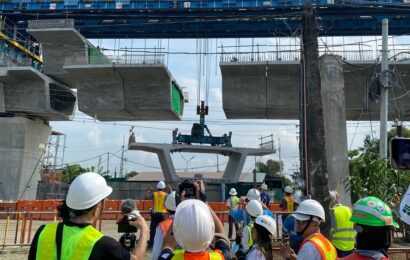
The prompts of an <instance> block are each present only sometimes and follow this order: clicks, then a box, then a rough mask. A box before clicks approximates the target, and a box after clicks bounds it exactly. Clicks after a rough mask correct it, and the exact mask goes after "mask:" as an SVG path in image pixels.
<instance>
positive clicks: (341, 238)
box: [330, 204, 355, 251]
mask: <svg viewBox="0 0 410 260" xmlns="http://www.w3.org/2000/svg"><path fill="white" fill-rule="evenodd" d="M351 216H352V212H351V210H350V208H349V207H346V206H343V205H341V204H338V205H336V206H334V207H333V208H332V209H331V210H330V219H331V223H332V227H331V229H330V232H331V239H330V241H331V242H332V244H333V245H334V246H335V247H336V248H337V249H339V250H342V251H350V250H353V248H354V244H355V231H354V228H353V222H351V221H350V217H351Z"/></svg>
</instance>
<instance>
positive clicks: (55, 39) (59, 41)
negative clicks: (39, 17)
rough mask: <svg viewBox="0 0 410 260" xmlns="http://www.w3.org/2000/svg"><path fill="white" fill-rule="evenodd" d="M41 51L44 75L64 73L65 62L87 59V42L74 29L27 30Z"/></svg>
mask: <svg viewBox="0 0 410 260" xmlns="http://www.w3.org/2000/svg"><path fill="white" fill-rule="evenodd" d="M27 32H28V33H29V34H31V35H32V36H33V37H34V38H35V39H36V40H37V41H38V42H39V43H41V46H42V50H43V71H44V73H46V74H61V73H65V72H64V69H63V66H64V64H65V60H66V59H67V58H69V59H70V60H84V59H87V58H88V47H87V46H88V45H91V44H89V42H88V41H87V39H85V38H84V37H83V36H82V35H81V34H80V33H79V32H78V31H77V30H75V29H74V28H57V29H56V28H54V29H47V28H44V29H28V30H27Z"/></svg>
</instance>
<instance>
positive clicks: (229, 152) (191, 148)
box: [128, 142, 275, 183]
mask: <svg viewBox="0 0 410 260" xmlns="http://www.w3.org/2000/svg"><path fill="white" fill-rule="evenodd" d="M128 150H138V151H145V152H150V153H156V154H157V155H158V159H159V162H160V165H161V169H162V172H163V173H164V177H165V181H166V182H172V183H177V182H180V181H183V180H184V179H185V178H180V177H179V176H178V175H177V174H176V171H175V168H174V164H173V162H172V158H171V153H174V152H186V153H211V154H221V155H224V156H228V157H229V160H228V164H227V166H226V168H225V172H224V174H223V177H222V179H218V180H210V179H208V180H206V178H205V176H204V181H208V182H215V183H238V181H239V177H240V176H241V173H242V169H243V166H244V164H245V161H246V157H248V156H263V155H268V154H273V153H275V151H273V150H266V149H256V148H237V147H224V146H201V145H185V144H156V143H134V142H133V143H130V144H128ZM193 179H194V176H192V180H193Z"/></svg>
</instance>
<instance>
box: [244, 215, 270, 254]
mask: <svg viewBox="0 0 410 260" xmlns="http://www.w3.org/2000/svg"><path fill="white" fill-rule="evenodd" d="M275 234H276V222H275V220H274V219H273V218H271V217H270V216H266V215H262V216H259V217H257V218H256V219H255V222H254V224H253V228H252V237H253V238H254V243H253V245H252V247H251V248H249V250H248V252H247V253H246V255H245V259H246V260H253V259H257V260H270V259H273V255H272V240H273V238H274V237H275Z"/></svg>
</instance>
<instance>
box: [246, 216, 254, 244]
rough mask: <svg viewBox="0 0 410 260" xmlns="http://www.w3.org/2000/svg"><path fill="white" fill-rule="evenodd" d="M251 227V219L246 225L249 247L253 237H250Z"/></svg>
mask: <svg viewBox="0 0 410 260" xmlns="http://www.w3.org/2000/svg"><path fill="white" fill-rule="evenodd" d="M252 228H253V221H252V222H249V224H248V225H246V229H247V230H248V234H249V236H248V238H249V239H248V247H251V246H252V245H253V238H252Z"/></svg>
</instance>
